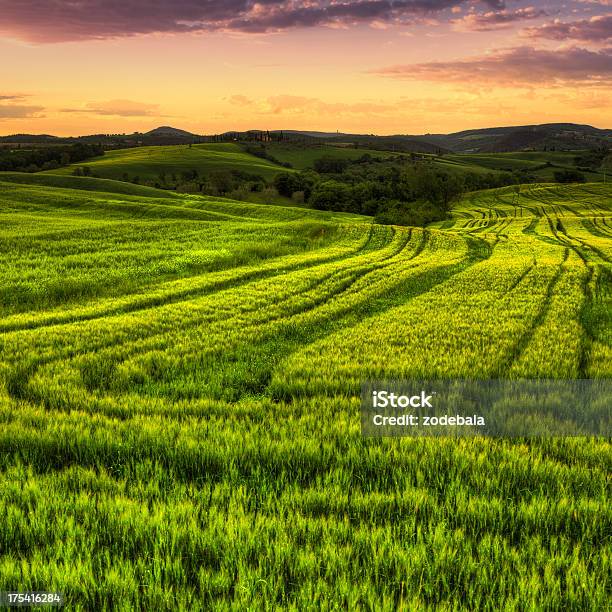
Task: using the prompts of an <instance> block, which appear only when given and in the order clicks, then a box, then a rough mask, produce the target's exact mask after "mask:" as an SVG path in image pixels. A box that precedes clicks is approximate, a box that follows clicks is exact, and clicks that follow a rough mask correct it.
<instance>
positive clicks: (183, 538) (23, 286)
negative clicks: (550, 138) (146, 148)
mask: <svg viewBox="0 0 612 612" xmlns="http://www.w3.org/2000/svg"><path fill="white" fill-rule="evenodd" d="M128 154H129V153H128ZM142 164H143V165H142V167H144V162H142ZM158 196H159V197H158ZM611 207H612V185H604V184H589V185H562V186H560V185H550V184H536V185H523V186H521V187H519V186H511V187H506V188H502V189H496V190H489V191H481V192H476V193H472V194H469V195H468V196H467V197H466V198H465V199H464V200H463V201H462V202H460V203H459V204H458V206H457V207H456V208H455V210H454V211H453V215H452V218H449V219H448V220H446V221H443V222H441V223H438V224H436V225H435V226H432V227H428V228H417V227H413V228H409V227H394V226H381V225H376V224H373V223H371V219H369V218H366V217H360V216H357V215H347V214H342V213H326V212H319V211H313V210H305V209H301V208H292V207H282V206H265V205H263V206H257V205H252V204H247V203H244V202H237V201H232V200H223V199H219V198H210V197H203V196H195V195H181V194H168V193H163V192H162V193H159V192H158V191H157V190H154V189H142V188H141V187H139V186H134V185H126V184H124V183H120V182H116V181H112V180H105V179H91V178H81V177H73V176H69V175H68V176H61V175H49V174H40V175H32V174H23V175H16V174H15V173H13V174H5V175H0V343H1V347H2V350H1V353H0V355H1V356H0V420H1V422H2V427H0V448H2V453H1V455H0V475H1V478H2V487H0V519H1V522H2V530H1V534H2V535H1V536H0V537H1V538H2V541H3V542H4V543H5V544H6V543H10V554H7V555H5V556H4V557H3V562H2V565H1V570H0V575H1V577H2V579H3V580H4V581H5V582H6V583H11V584H12V583H15V582H16V581H17V580H19V581H20V582H19V583H20V584H25V585H32V587H31V588H32V589H34V588H39V587H37V586H36V585H39V584H40V585H44V588H45V589H50V590H54V591H58V592H62V593H64V594H65V596H66V608H67V609H71V610H72V609H74V610H83V611H85V610H97V609H125V610H141V609H142V610H204V609H206V610H208V609H223V610H233V609H235V610H249V609H251V610H266V609H271V608H278V609H296V610H307V609H313V608H316V609H346V610H358V609H385V610H387V609H388V610H397V609H415V610H417V609H419V610H420V609H423V610H428V609H430V610H434V609H436V610H438V609H440V610H442V609H444V610H463V609H468V610H479V609H488V608H490V609H496V610H497V609H528V610H541V609H554V610H604V609H606V607H607V606H608V604H606V602H609V592H608V589H607V584H608V581H609V566H608V557H607V554H608V548H609V547H608V536H609V526H610V519H611V510H610V503H609V495H608V487H609V466H610V456H611V445H610V439H609V437H607V436H601V437H592V438H585V437H578V438H576V437H559V438H539V437H534V438H524V437H520V438H487V437H482V436H475V437H470V438H469V439H467V438H463V439H459V440H457V439H452V438H448V437H441V438H438V437H436V438H430V437H421V436H417V437H408V438H406V437H404V438H366V437H364V436H362V434H361V427H360V391H361V384H362V382H363V381H366V380H384V379H389V380H393V379H397V380H400V379H405V380H410V379H419V378H421V377H423V376H425V377H431V378H435V379H454V378H465V377H475V378H479V379H484V380H487V379H491V378H511V379H521V378H561V379H564V378H599V379H601V378H610V377H611V376H612V369H611V367H612V338H611V336H610V325H611V320H610V316H611V313H612V304H611V295H612V293H611V291H610V288H611V279H612V276H611V268H610V261H611V259H610V258H611V257H612V210H611ZM566 408H567V407H566V406H565V404H563V409H562V418H563V420H564V426H568V427H569V426H570V425H571V422H572V421H571V417H572V414H571V411H570V410H567V409H566ZM547 418H548V419H550V418H552V415H549V416H548V417H547ZM521 420H522V419H521ZM92 559H93V560H94V561H92ZM483 559H486V560H487V562H486V563H483ZM492 576H494V579H492ZM380 602H383V603H382V604H381V603H380Z"/></svg>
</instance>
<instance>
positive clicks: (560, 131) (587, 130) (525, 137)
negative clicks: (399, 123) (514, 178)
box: [422, 123, 612, 153]
mask: <svg viewBox="0 0 612 612" xmlns="http://www.w3.org/2000/svg"><path fill="white" fill-rule="evenodd" d="M422 138H425V139H427V140H428V141H429V142H435V143H438V144H439V145H440V146H443V147H445V148H448V149H450V150H452V151H454V152H456V153H506V152H513V151H525V150H539V151H542V150H547V149H548V150H558V151H559V150H560V151H572V150H574V151H575V150H578V149H595V148H598V147H601V146H612V130H600V129H598V128H594V127H592V126H590V125H579V124H576V123H547V124H542V125H519V126H511V127H496V128H484V129H479V130H465V131H462V132H455V133H454V134H426V135H425V136H423V137H422Z"/></svg>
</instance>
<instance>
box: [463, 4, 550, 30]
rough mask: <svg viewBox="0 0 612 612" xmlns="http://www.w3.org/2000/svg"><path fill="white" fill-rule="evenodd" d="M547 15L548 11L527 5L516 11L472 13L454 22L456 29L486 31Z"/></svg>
mask: <svg viewBox="0 0 612 612" xmlns="http://www.w3.org/2000/svg"><path fill="white" fill-rule="evenodd" d="M546 15H547V13H546V11H544V10H542V9H536V8H535V7H533V6H527V7H525V8H520V9H516V10H514V11H508V10H501V11H489V12H487V13H470V14H468V15H466V16H465V17H463V18H461V19H456V20H454V21H453V22H452V23H453V27H454V28H455V29H456V30H461V31H468V32H486V31H489V30H500V29H502V28H509V27H511V26H513V25H514V24H515V23H516V22H518V21H525V20H528V19H539V18H541V17H546Z"/></svg>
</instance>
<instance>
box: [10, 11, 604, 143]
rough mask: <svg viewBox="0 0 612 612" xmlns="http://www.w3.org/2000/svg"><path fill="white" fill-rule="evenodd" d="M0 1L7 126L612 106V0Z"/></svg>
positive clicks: (489, 119) (389, 124)
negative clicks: (564, 0) (146, 4)
mask: <svg viewBox="0 0 612 612" xmlns="http://www.w3.org/2000/svg"><path fill="white" fill-rule="evenodd" d="M45 7H46V8H45ZM0 9H2V23H1V24H0V54H2V56H3V57H5V58H11V59H10V62H6V65H5V66H3V68H4V75H3V83H2V85H1V86H0V133H3V134H7V135H11V134H18V133H30V134H34V133H36V134H45V133H46V134H53V135H57V136H63V137H66V136H69V135H70V136H72V135H76V134H84V133H129V132H130V130H134V131H137V132H141V133H143V132H147V131H149V130H150V129H153V128H155V127H156V126H159V125H164V124H168V125H181V126H183V127H182V129H185V130H186V131H189V132H192V133H195V134H215V133H221V132H223V131H227V128H226V126H227V125H231V126H232V129H233V130H236V131H246V130H248V129H253V127H252V126H253V125H265V124H266V123H268V124H270V123H273V124H276V125H278V124H289V125H291V124H293V125H300V126H301V129H300V131H323V132H326V131H329V132H336V131H339V132H341V133H356V134H357V133H374V134H378V135H394V134H414V135H416V134H425V133H432V134H448V133H453V132H458V131H465V130H470V129H483V128H482V126H483V125H484V126H504V127H506V126H518V125H538V124H545V123H568V122H571V123H577V124H587V125H595V126H598V125H606V124H609V120H610V116H612V103H611V102H610V100H612V11H611V9H610V0H571V1H570V2H568V3H562V2H560V1H559V0H534V2H525V1H523V0H517V1H515V0H512V1H510V0H508V2H506V1H505V0H479V1H472V0H408V1H406V2H401V3H397V2H391V1H390V0H377V1H376V2H372V1H366V0H343V1H342V2H338V1H337V0H313V1H309V2H303V1H298V2H287V1H283V0H272V1H266V2H265V3H257V2H251V1H248V0H236V1H235V2H232V3H228V2H220V1H219V0H212V1H211V2H207V3H195V4H194V3H193V2H186V1H185V0H180V1H175V2H170V1H168V0H162V1H161V2H158V3H156V5H155V7H154V8H151V7H143V5H142V2H141V0H128V1H127V2H125V3H123V4H122V5H121V6H113V7H112V8H109V6H108V3H104V2H103V1H102V0H86V1H84V2H80V3H74V2H66V1H55V2H49V1H45V0H43V1H42V2H40V1H36V2H34V0H23V1H17V0H0ZM145 9H146V10H145ZM34 84H35V85H34ZM568 118H571V121H568ZM364 125H367V126H368V127H367V129H365V128H364V127H363V126H364ZM423 126H426V127H425V128H423ZM267 129H269V128H267ZM291 129H294V128H291ZM602 129H606V128H602Z"/></svg>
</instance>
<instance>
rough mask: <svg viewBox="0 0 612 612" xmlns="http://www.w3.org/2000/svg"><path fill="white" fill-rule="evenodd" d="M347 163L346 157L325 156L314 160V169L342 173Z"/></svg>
mask: <svg viewBox="0 0 612 612" xmlns="http://www.w3.org/2000/svg"><path fill="white" fill-rule="evenodd" d="M348 165H349V162H348V159H341V158H338V157H329V156H326V157H321V158H320V159H316V160H315V162H314V169H315V170H316V171H317V172H320V173H321V174H342V173H343V172H344V171H345V170H346V169H347V168H348Z"/></svg>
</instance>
